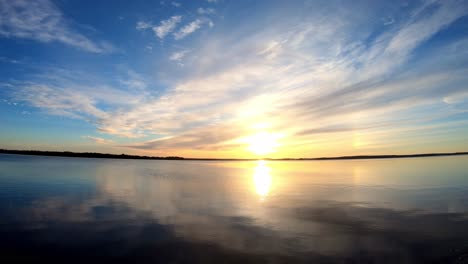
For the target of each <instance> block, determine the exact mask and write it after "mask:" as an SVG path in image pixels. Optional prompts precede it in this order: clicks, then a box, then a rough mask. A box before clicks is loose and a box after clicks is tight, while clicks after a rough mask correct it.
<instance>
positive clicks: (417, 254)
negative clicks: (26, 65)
mask: <svg viewBox="0 0 468 264" xmlns="http://www.w3.org/2000/svg"><path fill="white" fill-rule="evenodd" d="M39 261H48V262H56V263H85V262H86V263H93V262H99V263H122V262H125V263H468V157H467V156H460V157H434V158H414V159H393V160H390V159H388V160H354V161H306V162H299V161H292V162H266V163H265V162H201V161H143V160H106V159H75V158H55V157H34V156H15V155H0V263H14V262H30V263H32V262H35V263H36V262H39ZM46 263H47V262H46Z"/></svg>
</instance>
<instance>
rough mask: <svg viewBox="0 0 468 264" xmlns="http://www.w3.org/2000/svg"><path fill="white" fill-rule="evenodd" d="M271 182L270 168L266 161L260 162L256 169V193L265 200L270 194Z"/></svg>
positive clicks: (254, 179) (254, 176) (254, 178)
mask: <svg viewBox="0 0 468 264" xmlns="http://www.w3.org/2000/svg"><path fill="white" fill-rule="evenodd" d="M271 180H272V179H271V175H270V167H268V166H267V165H266V163H265V161H263V160H261V161H259V162H258V164H257V167H255V172H254V175H253V181H254V185H255V191H256V192H257V194H258V195H259V196H260V197H261V198H265V197H266V196H267V195H268V193H269V192H270V187H271Z"/></svg>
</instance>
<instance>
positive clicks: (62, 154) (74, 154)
mask: <svg viewBox="0 0 468 264" xmlns="http://www.w3.org/2000/svg"><path fill="white" fill-rule="evenodd" d="M0 154H16V155H35V156H54V157H73V158H104V159H144V160H207V161H210V160H212V161H216V160H219V161H253V160H279V161H281V160H292V161H295V160H354V159H396V158H420V157H436V156H457V155H468V152H451V153H422V154H408V155H359V156H340V157H320V158H282V159H271V158H258V159H208V158H184V157H178V156H168V157H155V156H138V155H127V154H120V155H119V154H107V153H95V152H70V151H41V150H9V149H0Z"/></svg>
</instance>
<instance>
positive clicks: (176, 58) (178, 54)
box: [169, 50, 189, 61]
mask: <svg viewBox="0 0 468 264" xmlns="http://www.w3.org/2000/svg"><path fill="white" fill-rule="evenodd" d="M187 53H189V51H188V50H181V51H176V52H173V53H172V54H171V56H169V60H171V61H181V60H182V59H183V58H184V57H185V55H187Z"/></svg>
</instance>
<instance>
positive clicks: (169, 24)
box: [153, 16, 182, 39]
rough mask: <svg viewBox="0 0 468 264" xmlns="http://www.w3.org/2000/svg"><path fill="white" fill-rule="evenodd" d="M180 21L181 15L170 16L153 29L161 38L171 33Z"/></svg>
mask: <svg viewBox="0 0 468 264" xmlns="http://www.w3.org/2000/svg"><path fill="white" fill-rule="evenodd" d="M181 21H182V16H172V17H171V18H169V19H167V20H163V21H161V22H160V24H159V26H155V27H153V31H154V33H155V34H156V36H158V38H160V39H163V38H164V37H166V35H167V34H169V33H171V32H172V31H173V30H174V29H175V28H176V26H177V24H179V23H180V22H181Z"/></svg>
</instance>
